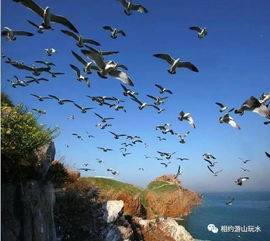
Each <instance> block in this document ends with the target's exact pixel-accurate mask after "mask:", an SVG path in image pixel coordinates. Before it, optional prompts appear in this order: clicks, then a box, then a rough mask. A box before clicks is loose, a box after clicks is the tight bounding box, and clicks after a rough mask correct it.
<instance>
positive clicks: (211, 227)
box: [207, 224, 218, 233]
mask: <svg viewBox="0 0 270 241" xmlns="http://www.w3.org/2000/svg"><path fill="white" fill-rule="evenodd" d="M207 229H208V231H210V232H212V233H217V232H218V228H217V227H216V226H215V224H208V226H207Z"/></svg>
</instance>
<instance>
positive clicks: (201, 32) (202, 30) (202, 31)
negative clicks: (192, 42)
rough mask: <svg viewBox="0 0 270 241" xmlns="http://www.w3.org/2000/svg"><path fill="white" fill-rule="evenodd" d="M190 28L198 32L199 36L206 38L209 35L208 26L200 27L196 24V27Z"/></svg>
mask: <svg viewBox="0 0 270 241" xmlns="http://www.w3.org/2000/svg"><path fill="white" fill-rule="evenodd" d="M189 29H190V30H194V31H196V32H198V38H204V37H205V36H206V35H207V29H206V28H200V27H197V26H194V27H190V28H189Z"/></svg>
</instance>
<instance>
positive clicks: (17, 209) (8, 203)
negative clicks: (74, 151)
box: [1, 142, 56, 241]
mask: <svg viewBox="0 0 270 241" xmlns="http://www.w3.org/2000/svg"><path fill="white" fill-rule="evenodd" d="M54 155H55V148H54V143H53V142H52V143H50V144H48V145H45V146H43V147H42V148H40V149H39V150H38V151H37V152H36V156H35V158H36V160H37V162H36V165H35V166H32V167H29V168H32V169H34V172H35V173H36V174H37V176H36V177H37V178H33V179H27V180H24V181H18V182H12V183H2V188H1V193H2V200H1V203H2V210H1V214H2V229H1V230H2V240H8V241H55V240H56V232H55V225H54V214H53V206H54V201H55V198H54V188H53V185H52V183H51V182H50V181H49V180H47V179H46V174H47V172H48V170H49V167H50V164H51V162H52V161H53V159H54Z"/></svg>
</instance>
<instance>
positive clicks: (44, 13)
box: [2, 0, 270, 205]
mask: <svg viewBox="0 0 270 241" xmlns="http://www.w3.org/2000/svg"><path fill="white" fill-rule="evenodd" d="M13 1H14V2H18V3H20V4H22V5H23V6H25V7H26V8H28V9H30V10H32V11H33V12H34V13H36V14H37V15H38V16H39V17H40V18H41V20H42V22H41V23H40V24H36V23H35V22H33V21H32V20H28V23H29V24H31V25H32V26H33V27H35V29H36V31H37V33H39V34H43V33H45V32H46V31H50V30H53V25H54V24H60V25H62V26H63V27H66V28H68V30H61V32H62V33H63V34H64V35H66V36H67V37H71V38H72V39H74V40H75V44H76V46H77V47H79V49H80V53H81V54H82V55H80V54H79V53H77V52H75V51H73V50H72V51H71V54H72V56H73V57H74V58H75V59H76V60H77V61H78V65H80V67H78V66H76V65H74V64H70V65H69V66H70V68H71V69H72V70H73V71H74V73H75V77H74V78H75V79H76V81H78V82H82V83H85V84H86V86H87V87H90V86H91V81H90V78H89V75H90V74H92V72H96V73H97V74H98V76H99V77H100V78H108V77H112V78H116V79H119V80H120V81H121V82H122V83H121V84H120V86H121V88H122V90H123V96H124V97H125V98H129V100H130V101H133V102H134V103H136V104H137V106H138V109H139V110H144V109H145V108H146V107H151V108H154V109H155V110H156V111H157V113H158V114H160V113H162V112H164V111H165V108H163V105H164V103H166V102H167V101H169V96H170V95H172V94H173V91H172V90H170V89H167V88H166V87H164V86H161V85H160V84H155V87H156V88H157V89H156V90H157V91H158V92H159V94H160V96H155V95H152V94H151V95H150V94H148V95H147V96H146V97H148V98H149V101H145V100H142V99H141V98H140V97H139V93H138V92H136V91H134V90H133V89H130V88H132V87H133V86H134V82H133V81H132V79H131V78H130V77H129V75H128V74H127V73H126V71H128V68H127V67H126V66H125V65H123V64H119V63H117V62H115V61H114V60H105V58H106V57H107V56H111V55H115V54H118V53H119V51H101V50H99V49H95V48H94V47H93V46H89V45H95V46H100V43H99V42H97V41H95V40H93V39H90V38H84V37H83V36H81V35H80V34H79V31H78V30H77V28H76V27H75V26H74V25H73V24H72V23H71V22H70V21H69V20H68V19H66V18H65V17H63V16H60V15H56V14H53V13H52V12H51V9H50V8H49V7H46V8H42V7H40V6H39V5H38V4H37V3H35V2H34V1H33V0H13ZM117 1H118V2H120V4H121V5H122V7H123V8H124V13H125V14H126V15H128V16H130V15H131V14H132V12H134V11H136V12H139V13H147V12H148V10H147V9H146V8H145V7H144V6H142V5H138V4H133V3H131V2H129V1H126V0H117ZM103 29H104V30H106V31H109V32H110V37H111V38H112V39H115V38H117V37H118V36H120V35H121V36H123V37H125V36H126V33H125V32H124V31H123V30H120V29H117V28H115V27H112V26H103ZM190 30H192V31H196V32H197V36H198V38H199V39H202V38H205V37H206V36H207V29H206V28H201V27H198V26H192V27H190ZM33 35H34V34H33V33H30V32H26V31H21V30H13V29H11V28H9V27H4V30H3V31H2V36H4V37H6V39H7V40H8V41H15V40H16V39H17V37H31V36H33ZM45 52H46V54H47V55H48V56H53V55H54V54H55V53H56V52H57V50H56V49H54V48H48V49H45ZM153 57H155V58H159V59H161V60H164V61H165V62H166V63H167V64H168V65H169V68H168V70H167V71H168V73H169V74H172V75H173V74H176V70H177V69H178V68H186V69H188V70H190V71H193V72H199V70H198V68H197V67H196V66H195V65H194V64H193V63H191V62H189V61H182V60H180V58H173V57H172V56H170V55H169V54H165V53H157V54H154V55H153ZM2 58H5V59H6V61H5V62H6V63H7V64H10V65H11V66H13V67H15V68H17V69H19V70H23V71H28V72H29V73H31V74H32V75H33V76H30V75H27V76H25V79H24V80H23V79H20V78H18V77H17V76H14V79H9V80H8V82H9V83H10V84H11V86H12V87H13V88H17V87H26V86H28V85H29V84H32V83H36V84H41V83H42V82H44V81H45V82H47V81H49V80H48V79H46V78H43V77H40V75H41V74H43V73H49V74H50V75H51V77H53V78H55V77H57V76H58V75H62V74H64V73H63V72H57V71H55V70H53V68H54V67H55V66H56V65H55V64H54V63H53V62H47V61H43V60H37V61H35V63H36V64H39V66H36V65H35V64H32V65H27V64H25V63H23V62H20V61H17V60H12V59H10V58H8V57H6V56H3V55H2ZM127 86H130V87H127ZM165 95H166V96H165ZM31 96H33V97H34V98H36V99H37V100H38V101H45V100H46V101H48V100H54V101H56V102H57V103H58V104H59V105H64V104H68V103H69V104H72V105H74V107H76V108H77V109H78V110H79V111H80V113H87V112H88V111H89V110H91V109H93V108H92V107H85V106H81V105H80V104H78V103H76V102H75V101H73V100H70V99H65V98H62V97H59V96H57V95H52V94H48V95H47V96H39V95H38V94H34V93H32V94H31ZM86 97H87V98H89V99H90V100H91V101H93V102H95V103H96V104H98V105H99V106H107V107H109V108H113V109H114V110H115V111H124V112H126V111H127V110H126V108H125V106H124V105H123V103H124V102H126V100H121V99H119V98H117V97H114V96H89V95H88V96H86ZM269 100H270V93H266V94H265V93H263V94H262V95H261V96H260V97H259V98H256V97H254V96H251V97H249V98H247V100H246V101H244V103H243V104H242V105H241V106H240V107H239V108H238V109H236V108H229V107H227V106H226V105H224V104H223V103H220V102H216V103H215V104H216V105H217V106H218V107H219V112H220V113H224V115H223V116H222V117H220V118H219V122H220V123H226V124H229V125H230V126H231V127H233V128H236V129H238V130H240V126H239V124H238V123H236V121H235V120H234V118H233V117H232V113H233V114H238V115H243V114H244V112H245V111H252V112H254V113H257V114H259V115H261V116H262V117H264V118H266V119H270V110H269V103H270V101H269ZM32 110H33V111H35V112H37V113H38V114H46V110H40V109H37V108H33V109H32ZM94 115H95V116H96V117H97V118H98V120H99V121H100V122H99V123H97V124H96V127H97V128H100V129H102V130H104V129H106V128H108V127H110V126H112V124H111V123H109V122H110V121H111V120H114V118H113V117H107V116H106V117H105V116H102V115H101V114H99V113H96V112H95V113H94ZM67 119H68V120H74V119H75V116H74V115H71V116H68V117H67ZM178 120H179V121H181V122H182V121H186V122H187V123H188V124H189V125H190V126H191V127H192V128H194V129H195V128H196V124H195V121H194V120H193V118H192V115H191V113H189V112H184V111H183V110H181V111H180V112H179V116H178ZM269 123H270V121H269V120H266V121H265V122H264V124H265V125H268V124H269ZM171 126H172V125H171V124H170V123H164V124H161V125H157V126H155V130H156V131H160V132H161V134H162V135H158V136H157V139H158V140H159V141H166V137H165V136H166V135H167V134H170V135H172V136H176V137H177V138H178V141H179V143H181V144H184V143H186V138H187V137H188V136H189V134H190V131H188V132H186V133H182V134H180V133H177V132H176V131H175V130H173V129H172V128H171ZM108 133H110V134H111V135H112V137H113V138H114V139H116V140H118V139H121V140H123V139H124V138H125V141H123V142H121V147H120V148H119V150H120V151H121V154H122V156H123V157H126V156H127V155H131V154H132V153H131V152H130V151H129V150H128V149H127V148H129V147H132V146H134V145H136V144H144V146H145V148H147V146H148V144H147V143H145V142H144V141H143V140H142V139H141V137H139V136H131V135H128V134H124V133H116V132H113V131H108ZM72 135H73V136H74V137H76V138H78V139H80V140H83V139H84V138H83V136H82V135H81V134H78V133H72ZM87 137H88V138H94V136H93V135H91V134H89V133H87ZM66 146H67V147H69V145H66ZM97 149H99V150H100V151H102V152H111V151H113V149H112V148H109V147H102V146H98V147H97ZM175 154H176V152H172V153H170V152H164V151H159V150H158V151H157V155H156V156H154V157H150V156H147V155H145V159H149V158H155V159H156V160H158V161H160V165H163V166H164V167H165V168H166V167H168V165H170V163H171V160H172V158H173V156H175ZM265 155H266V156H267V157H269V158H270V154H269V153H267V152H265ZM202 156H203V160H204V161H205V162H206V163H207V168H208V170H209V171H210V172H211V173H212V174H213V176H218V174H219V173H221V172H222V171H223V169H220V170H214V167H215V166H216V164H217V163H218V162H217V161H216V157H215V156H214V155H212V154H211V153H204V154H203V155H202ZM175 158H176V160H180V161H185V160H189V159H188V158H187V157H175ZM96 160H97V161H98V163H104V160H102V159H100V158H97V159H96ZM242 162H243V164H247V162H249V160H242ZM83 165H84V166H83V167H81V168H79V170H82V171H91V170H93V169H91V168H89V167H88V163H84V164H83ZM138 170H139V171H144V168H143V167H140V168H138ZM242 170H243V171H244V172H250V170H249V169H247V168H243V167H242ZM107 171H108V172H110V173H111V174H113V175H119V171H117V170H114V169H112V168H108V169H107ZM181 174H182V171H181V167H180V165H179V166H178V170H177V172H176V174H175V178H177V177H178V176H179V175H181ZM247 180H249V177H248V176H243V177H239V178H237V179H236V180H234V182H235V183H236V184H237V185H239V186H242V184H243V183H244V182H245V181H247ZM233 200H234V199H232V200H230V201H228V204H227V205H231V203H232V202H233Z"/></svg>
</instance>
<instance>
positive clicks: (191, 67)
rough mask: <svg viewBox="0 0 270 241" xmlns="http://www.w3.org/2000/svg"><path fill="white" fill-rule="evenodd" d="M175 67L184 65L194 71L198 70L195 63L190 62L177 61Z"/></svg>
mask: <svg viewBox="0 0 270 241" xmlns="http://www.w3.org/2000/svg"><path fill="white" fill-rule="evenodd" d="M177 67H184V68H188V69H190V70H192V71H194V72H199V70H198V69H197V67H196V66H195V65H193V64H192V63H191V62H178V64H177Z"/></svg>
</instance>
